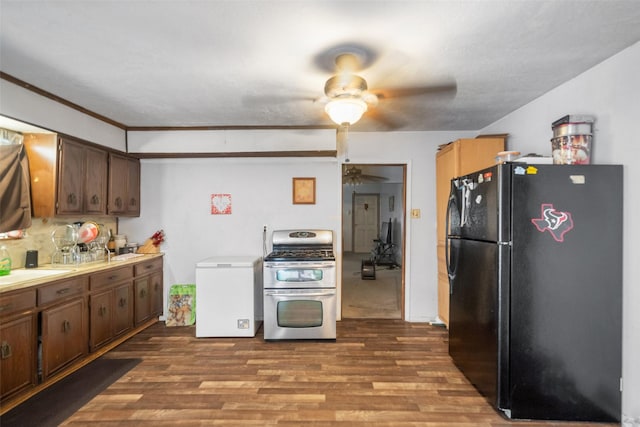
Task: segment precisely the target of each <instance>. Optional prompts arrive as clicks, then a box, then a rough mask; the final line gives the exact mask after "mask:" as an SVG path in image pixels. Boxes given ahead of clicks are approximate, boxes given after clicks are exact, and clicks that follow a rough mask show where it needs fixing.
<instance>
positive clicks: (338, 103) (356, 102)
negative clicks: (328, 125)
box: [324, 98, 367, 125]
mask: <svg viewBox="0 0 640 427" xmlns="http://www.w3.org/2000/svg"><path fill="white" fill-rule="evenodd" d="M324 111H325V112H326V113H327V114H328V115H329V117H330V118H331V120H333V121H334V122H335V123H336V124H338V125H342V124H344V123H349V124H350V125H352V124H354V123H356V122H357V121H358V120H360V118H361V117H362V115H363V114H364V113H365V111H367V104H366V103H365V102H364V101H363V100H362V99H359V98H339V99H334V100H331V101H329V103H328V104H327V105H326V106H325V107H324Z"/></svg>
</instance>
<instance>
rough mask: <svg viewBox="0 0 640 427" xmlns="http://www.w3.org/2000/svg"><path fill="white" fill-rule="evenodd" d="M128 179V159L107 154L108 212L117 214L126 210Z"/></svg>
mask: <svg viewBox="0 0 640 427" xmlns="http://www.w3.org/2000/svg"><path fill="white" fill-rule="evenodd" d="M128 179H129V160H128V159H127V158H126V157H125V156H120V155H118V154H113V153H111V154H109V204H108V210H109V214H111V215H119V214H123V213H125V212H126V209H127V181H128Z"/></svg>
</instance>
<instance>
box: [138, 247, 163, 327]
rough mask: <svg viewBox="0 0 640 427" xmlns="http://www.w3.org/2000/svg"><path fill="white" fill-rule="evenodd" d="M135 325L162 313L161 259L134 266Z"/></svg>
mask: <svg viewBox="0 0 640 427" xmlns="http://www.w3.org/2000/svg"><path fill="white" fill-rule="evenodd" d="M135 276H136V278H135V282H134V291H135V296H134V297H135V312H136V314H135V324H136V325H138V324H140V323H142V322H144V321H146V320H148V319H150V318H151V317H153V316H157V315H159V314H161V313H162V292H163V281H162V258H157V259H155V260H151V261H149V262H146V263H140V264H138V265H136V266H135Z"/></svg>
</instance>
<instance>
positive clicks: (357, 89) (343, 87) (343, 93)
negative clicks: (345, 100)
mask: <svg viewBox="0 0 640 427" xmlns="http://www.w3.org/2000/svg"><path fill="white" fill-rule="evenodd" d="M366 90H367V82H366V81H365V80H364V79H363V78H362V77H360V76H356V75H355V74H337V75H335V76H333V77H331V78H330V79H329V80H327V82H326V83H325V85H324V93H325V95H327V97H329V98H337V97H347V96H349V97H359V96H360V95H362V93H363V92H365V91H366Z"/></svg>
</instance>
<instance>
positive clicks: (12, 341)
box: [0, 314, 37, 398]
mask: <svg viewBox="0 0 640 427" xmlns="http://www.w3.org/2000/svg"><path fill="white" fill-rule="evenodd" d="M36 342H37V338H36V315H35V314H29V315H27V316H22V317H19V318H17V319H14V320H11V321H7V322H4V323H3V324H2V325H0V372H1V373H2V375H0V380H1V381H0V398H5V397H7V396H9V395H11V394H13V393H15V392H18V391H20V390H23V389H25V388H28V387H31V386H33V385H35V384H36Z"/></svg>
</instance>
